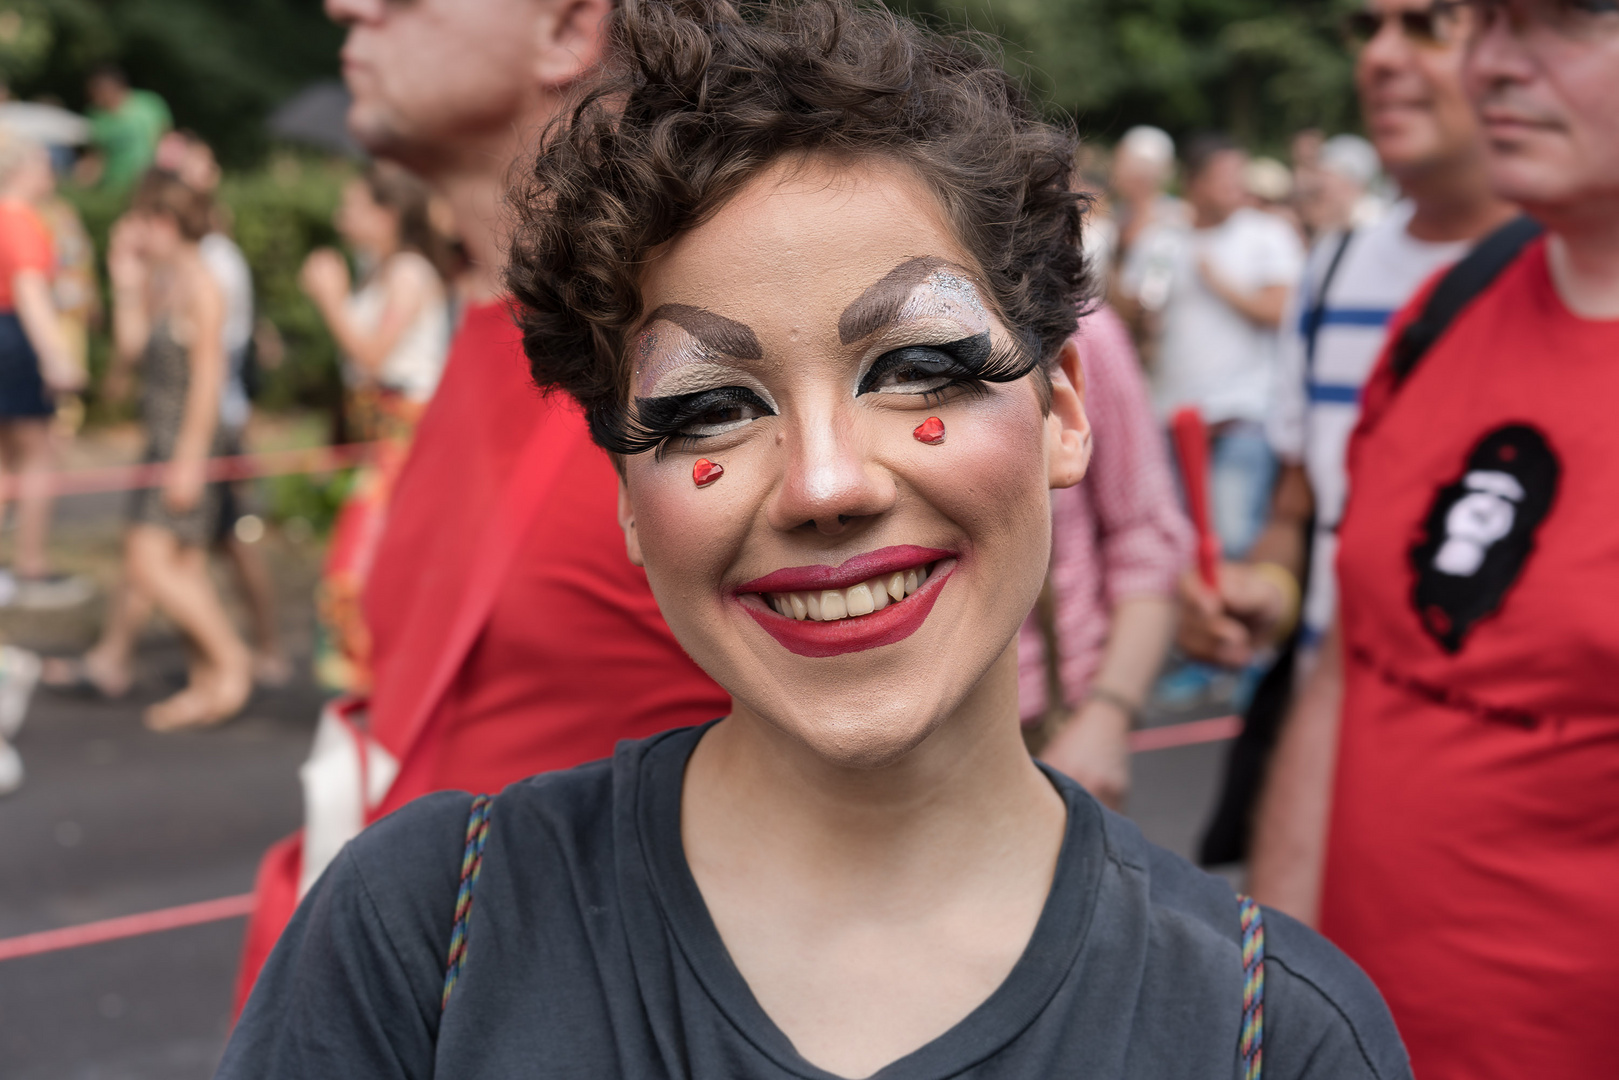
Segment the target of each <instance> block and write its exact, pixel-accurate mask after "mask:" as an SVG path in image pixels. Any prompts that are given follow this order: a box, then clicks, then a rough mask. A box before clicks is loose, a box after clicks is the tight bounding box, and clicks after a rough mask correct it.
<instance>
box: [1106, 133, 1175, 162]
mask: <svg viewBox="0 0 1619 1080" xmlns="http://www.w3.org/2000/svg"><path fill="white" fill-rule="evenodd" d="M1117 152H1118V153H1124V154H1133V155H1135V156H1136V157H1138V158H1141V159H1142V160H1143V161H1147V162H1151V163H1152V164H1154V165H1157V166H1159V167H1160V168H1165V169H1167V168H1169V167H1170V166H1171V165H1173V164H1175V140H1174V139H1172V138H1170V136H1169V132H1167V131H1165V130H1164V129H1163V128H1156V127H1153V126H1151V125H1150V124H1142V125H1140V126H1138V127H1133V128H1131V129H1130V130H1129V131H1126V132H1125V133H1124V138H1122V139H1120V140H1119V145H1118V148H1117Z"/></svg>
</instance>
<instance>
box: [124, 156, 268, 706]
mask: <svg viewBox="0 0 1619 1080" xmlns="http://www.w3.org/2000/svg"><path fill="white" fill-rule="evenodd" d="M157 161H158V167H159V168H161V169H165V170H167V171H168V172H171V173H173V174H174V175H175V176H177V177H179V178H180V179H181V180H182V181H183V182H185V184H186V185H187V186H189V187H190V188H191V189H192V190H193V191H197V192H200V193H202V194H203V195H205V196H207V197H208V200H209V205H210V206H211V208H212V213H211V227H210V229H209V232H208V235H207V236H204V237H203V238H202V240H201V241H199V242H198V244H197V253H198V254H199V255H201V256H202V261H203V265H205V266H207V267H208V272H209V273H211V274H213V276H214V281H215V282H217V283H218V285H219V288H220V292H221V294H222V295H223V296H224V298H225V321H224V324H223V327H222V332H223V335H224V338H223V341H222V343H221V344H222V347H223V349H224V358H225V379H224V383H223V385H222V386H221V388H220V395H219V428H220V451H221V453H222V454H224V455H225V456H226V457H239V456H242V455H245V454H246V453H247V451H248V447H247V429H248V424H249V422H250V421H251V419H252V416H253V400H252V397H251V395H250V394H249V393H248V367H249V365H250V363H251V362H252V355H253V351H254V331H255V323H254V296H253V293H254V288H253V269H252V267H250V266H249V265H248V262H247V257H246V256H245V255H244V254H243V253H242V249H241V247H240V246H239V245H238V244H237V243H236V241H235V239H234V238H233V237H232V235H231V221H230V215H229V212H228V211H227V210H226V208H225V207H224V206H223V205H221V203H220V202H219V200H218V199H217V198H215V195H216V193H217V192H218V190H219V184H220V180H221V179H222V178H223V172H222V170H221V169H220V167H219V161H218V159H217V158H216V157H215V156H214V151H213V147H211V146H209V145H208V143H207V142H206V141H204V140H203V139H202V137H201V136H199V135H197V134H196V132H193V131H171V132H169V133H168V134H167V135H165V136H163V139H162V141H161V142H160V143H159V144H158V155H157ZM214 490H215V497H216V498H217V499H218V500H219V514H218V522H217V526H216V529H215V532H214V539H213V543H212V547H213V549H214V550H215V551H217V552H219V553H221V554H223V555H224V556H225V558H226V559H227V560H228V562H229V565H230V568H231V571H232V574H233V577H234V578H235V583H236V587H237V592H238V594H239V595H240V596H241V598H242V599H243V600H244V601H245V602H246V607H247V614H248V626H249V628H250V630H251V635H250V636H251V642H252V648H253V680H254V682H256V683H258V684H259V685H262V686H272V687H273V686H282V685H285V684H286V682H287V681H288V680H289V679H290V678H291V677H292V666H291V664H289V663H288V661H287V657H286V653H285V651H284V649H283V647H282V644H281V633H280V629H279V627H278V626H277V621H276V602H275V583H274V582H273V581H272V579H271V577H270V568H269V565H268V564H267V563H266V562H265V559H264V553H263V551H262V550H261V549H260V548H259V544H258V538H259V534H261V533H262V523H261V522H259V521H258V519H257V517H256V515H254V514H252V513H251V510H250V508H251V506H252V502H251V497H250V494H249V492H248V490H247V485H245V484H243V483H231V482H220V483H219V484H217V485H216V487H215V489H214ZM139 621H141V622H144V621H145V620H144V617H143V618H142V619H140V620H139Z"/></svg>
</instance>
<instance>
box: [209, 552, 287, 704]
mask: <svg viewBox="0 0 1619 1080" xmlns="http://www.w3.org/2000/svg"><path fill="white" fill-rule="evenodd" d="M225 554H226V555H227V556H229V558H230V564H231V569H232V570H233V571H234V572H235V575H236V587H237V588H238V589H240V590H241V592H242V598H243V599H244V600H246V601H247V611H248V619H249V621H250V623H251V625H252V637H253V653H254V656H253V676H254V678H255V679H257V680H258V681H259V682H260V683H263V684H265V685H267V686H280V685H282V684H284V683H285V682H286V681H287V680H288V679H289V678H291V676H292V670H291V666H290V665H289V664H288V663H287V658H286V655H285V654H283V653H282V651H281V638H280V635H279V634H278V633H277V632H276V623H275V585H274V583H273V582H272V581H271V580H270V567H269V566H268V565H267V564H266V563H265V561H264V554H263V553H262V552H261V551H260V550H259V546H258V545H257V544H248V543H244V542H243V541H242V540H241V539H240V538H238V537H236V536H230V537H228V538H227V539H226V540H225Z"/></svg>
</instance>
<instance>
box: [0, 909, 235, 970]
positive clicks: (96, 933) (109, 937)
mask: <svg viewBox="0 0 1619 1080" xmlns="http://www.w3.org/2000/svg"><path fill="white" fill-rule="evenodd" d="M252 911H253V894H252V893H243V894H241V895H240V896H226V897H222V898H220V899H218V900H204V901H202V902H201V903H200V904H182V905H180V906H179V907H171V908H162V909H160V910H158V911H143V912H141V913H140V914H139V915H123V916H120V917H119V918H116V919H101V920H99V921H97V922H89V923H80V924H79V925H78V926H64V927H62V928H61V929H60V930H41V931H40V932H39V933H37V934H22V935H20V936H18V937H10V938H0V960H16V959H18V958H20V957H24V956H37V955H39V954H40V953H48V952H56V951H57V950H59V949H76V948H78V947H79V946H81V945H99V944H100V943H102V942H103V941H117V940H118V939H120V938H128V937H139V936H140V935H142V934H155V933H158V932H159V931H161V930H178V929H179V928H180V927H182V926H200V925H202V924H203V923H211V922H219V921H220V920H221V919H236V918H240V917H242V916H244V915H248V914H251V913H252Z"/></svg>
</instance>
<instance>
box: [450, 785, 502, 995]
mask: <svg viewBox="0 0 1619 1080" xmlns="http://www.w3.org/2000/svg"><path fill="white" fill-rule="evenodd" d="M492 803H493V800H492V799H491V798H490V797H489V796H488V795H479V796H478V797H477V798H475V799H473V800H472V812H471V813H470V814H469V815H468V816H467V846H466V850H465V851H464V852H463V853H462V855H461V891H460V892H458V893H457V894H456V897H455V929H454V930H452V931H451V932H450V962H449V965H448V966H447V967H446V968H445V969H444V996H443V997H442V998H441V999H440V1001H439V1009H440V1011H442V1010H444V1009H445V1008H447V1007H448V1006H449V1004H450V991H452V990H454V989H455V982H456V980H457V979H459V978H460V977H461V967H462V965H463V964H464V963H465V961H466V956H467V920H468V919H469V918H470V917H471V915H472V889H473V887H474V886H475V885H477V884H478V874H479V873H481V872H482V870H483V845H484V841H485V840H486V839H487V838H488V836H489V810H490V806H491V804H492Z"/></svg>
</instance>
